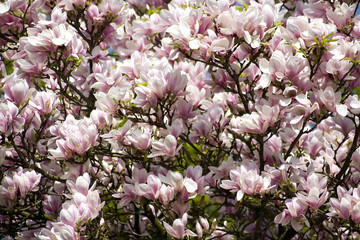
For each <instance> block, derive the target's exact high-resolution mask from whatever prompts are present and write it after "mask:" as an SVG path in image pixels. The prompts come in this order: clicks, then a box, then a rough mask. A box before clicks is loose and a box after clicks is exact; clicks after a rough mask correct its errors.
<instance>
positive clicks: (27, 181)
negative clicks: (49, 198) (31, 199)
mask: <svg viewBox="0 0 360 240" xmlns="http://www.w3.org/2000/svg"><path fill="white" fill-rule="evenodd" d="M13 179H14V182H15V183H16V185H17V186H18V189H19V191H20V195H21V196H22V197H25V195H26V194H28V193H29V192H32V191H37V190H38V189H39V186H38V185H39V183H40V180H41V174H40V173H36V172H35V171H34V170H32V171H26V172H25V173H23V172H22V170H21V171H20V172H18V173H17V174H15V175H14V177H13Z"/></svg>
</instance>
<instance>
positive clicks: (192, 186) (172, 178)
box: [159, 170, 198, 194]
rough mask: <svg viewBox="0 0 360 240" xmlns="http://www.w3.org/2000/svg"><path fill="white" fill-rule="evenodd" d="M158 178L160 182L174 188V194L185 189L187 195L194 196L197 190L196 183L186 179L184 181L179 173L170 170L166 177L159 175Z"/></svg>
mask: <svg viewBox="0 0 360 240" xmlns="http://www.w3.org/2000/svg"><path fill="white" fill-rule="evenodd" d="M159 178H160V179H161V181H162V182H164V183H167V184H169V185H171V186H172V187H174V190H175V191H176V192H181V191H182V190H183V189H186V191H187V192H188V193H189V194H194V193H195V191H196V190H197V189H198V186H197V183H196V182H195V181H194V180H192V179H191V178H188V177H185V179H184V178H183V176H182V175H181V174H180V173H178V172H173V171H171V170H170V171H168V172H167V174H166V176H164V175H159Z"/></svg>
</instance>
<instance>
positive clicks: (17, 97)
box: [3, 77, 29, 105]
mask: <svg viewBox="0 0 360 240" xmlns="http://www.w3.org/2000/svg"><path fill="white" fill-rule="evenodd" d="M16 78H17V77H16ZM5 79H6V78H5ZM3 90H4V92H5V94H6V98H8V99H10V100H11V101H13V102H14V103H16V104H17V105H21V104H22V103H23V102H24V100H25V98H26V96H27V93H28V90H29V85H28V83H27V81H25V80H24V79H21V78H20V79H19V78H17V79H16V80H15V77H14V78H13V79H12V78H11V77H9V78H8V80H5V85H4V86H3Z"/></svg>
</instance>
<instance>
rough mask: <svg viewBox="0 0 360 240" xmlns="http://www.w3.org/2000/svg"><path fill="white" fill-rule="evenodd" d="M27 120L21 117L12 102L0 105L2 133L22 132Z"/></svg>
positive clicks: (0, 131) (0, 129)
mask: <svg viewBox="0 0 360 240" xmlns="http://www.w3.org/2000/svg"><path fill="white" fill-rule="evenodd" d="M24 123H25V119H24V118H22V117H20V116H19V109H18V108H17V106H16V105H15V104H13V103H12V102H10V101H6V102H3V103H0V133H5V134H10V133H11V132H13V131H14V132H20V131H21V130H22V127H23V125H24Z"/></svg>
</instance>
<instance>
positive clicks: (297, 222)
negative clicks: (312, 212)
mask: <svg viewBox="0 0 360 240" xmlns="http://www.w3.org/2000/svg"><path fill="white" fill-rule="evenodd" d="M285 205H286V207H287V209H285V210H284V211H283V212H282V213H280V214H278V215H277V216H276V217H275V219H274V222H275V223H277V224H281V225H283V226H286V225H287V224H289V222H291V226H292V227H293V228H294V229H295V230H296V231H300V230H301V229H302V228H303V223H304V222H305V223H306V224H307V225H309V224H308V221H307V220H306V218H305V215H304V214H305V212H306V210H307V205H306V204H304V203H303V202H302V201H301V200H300V199H299V198H295V197H294V198H292V199H288V200H286V202H285Z"/></svg>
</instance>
